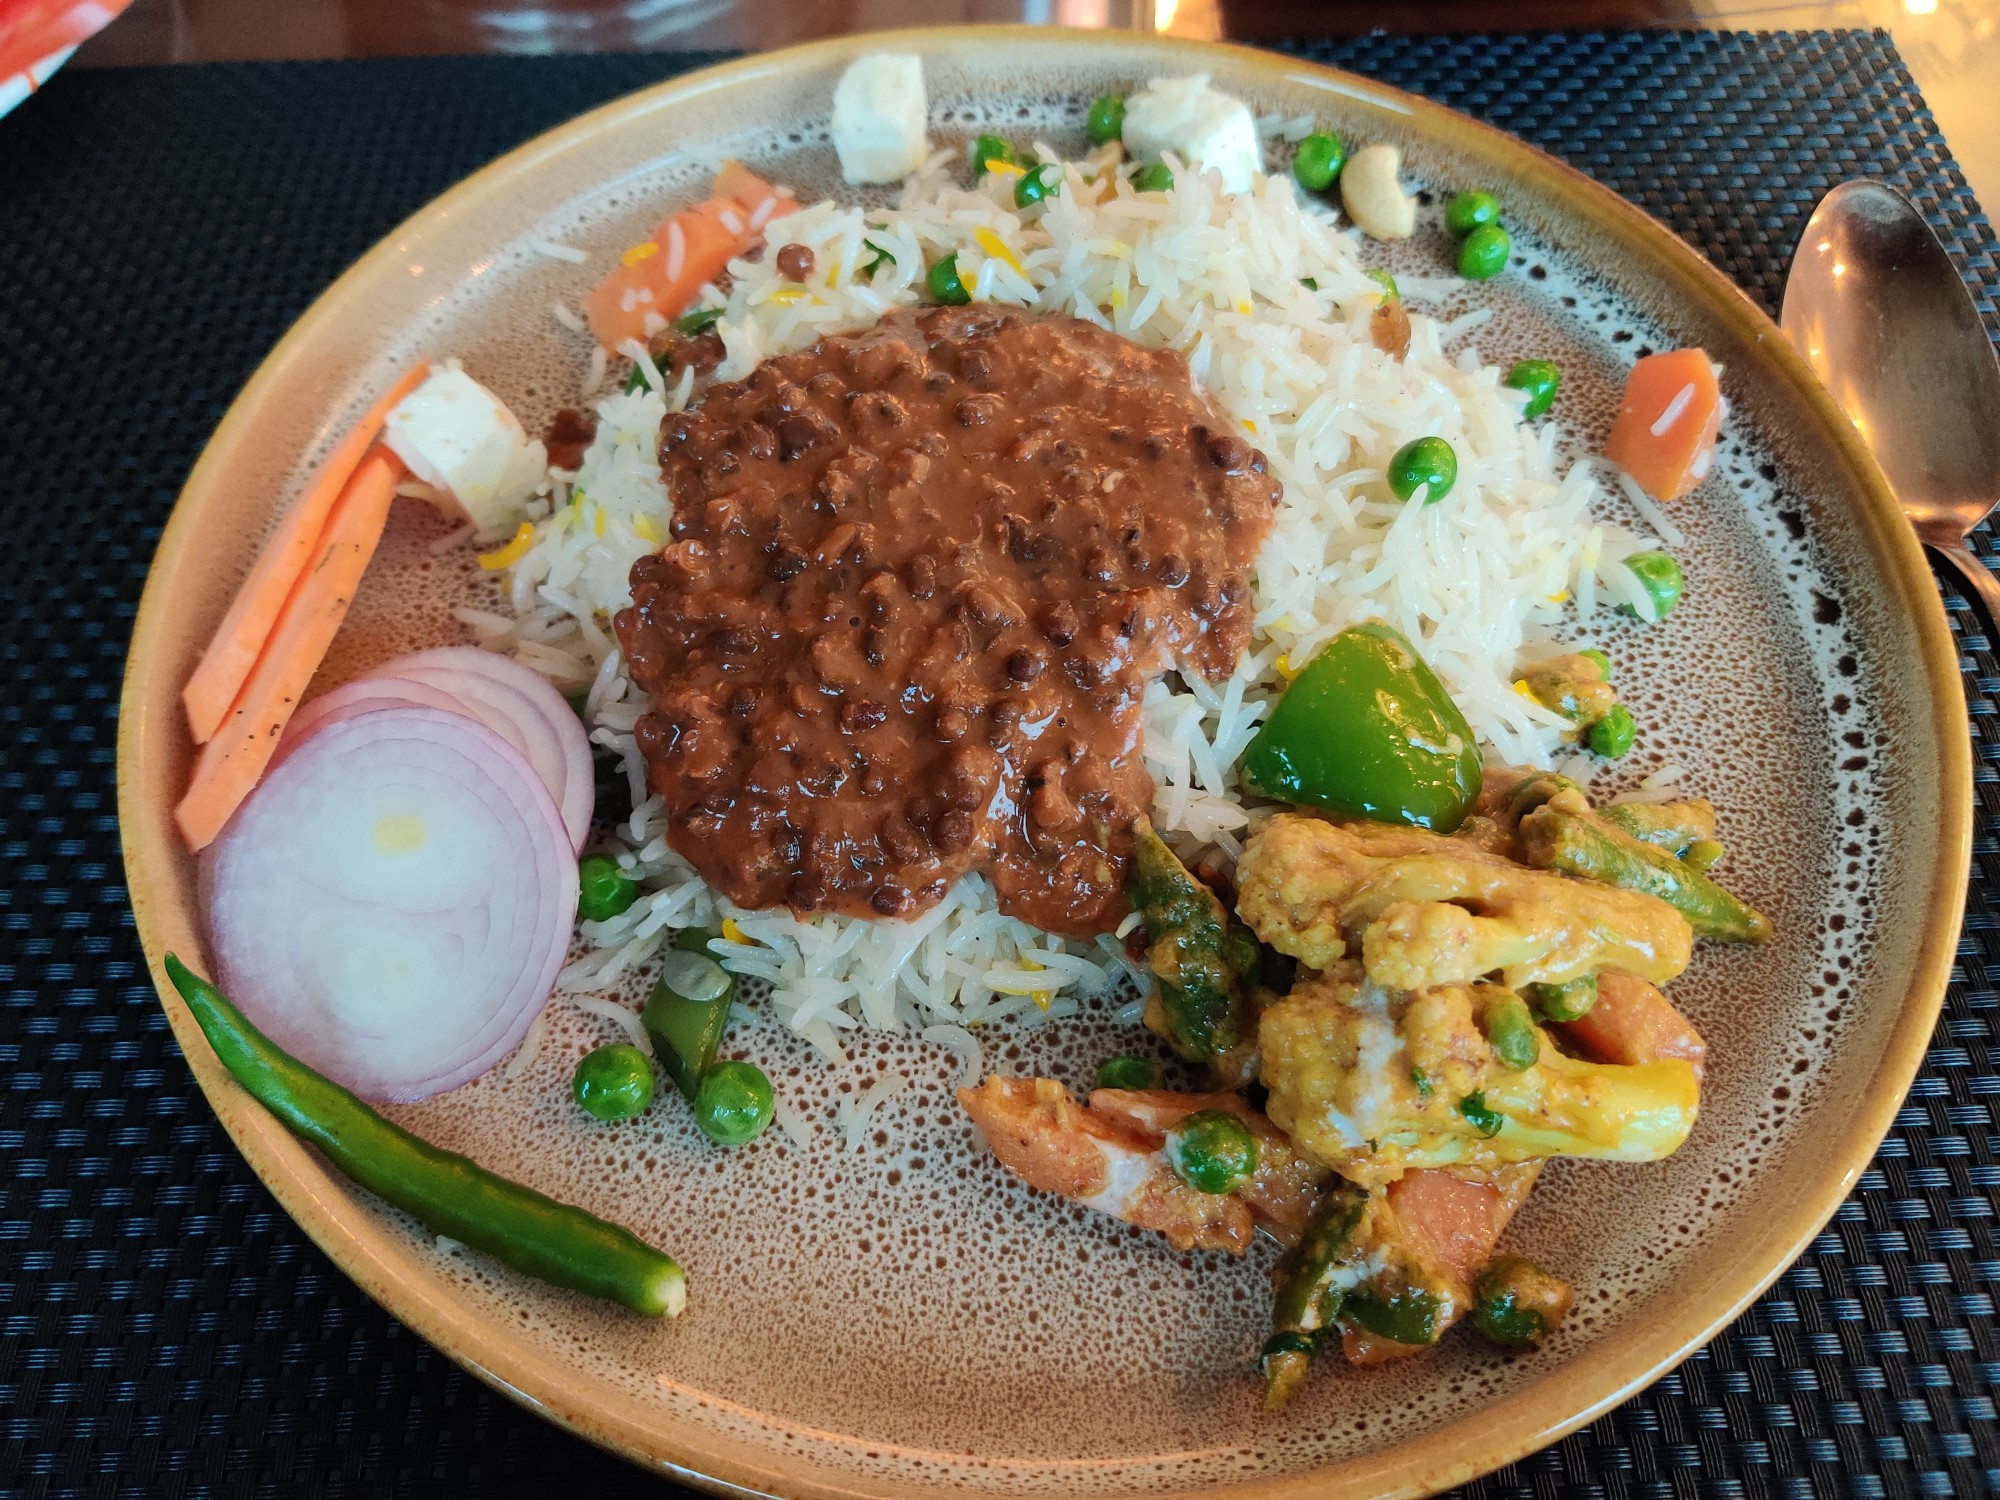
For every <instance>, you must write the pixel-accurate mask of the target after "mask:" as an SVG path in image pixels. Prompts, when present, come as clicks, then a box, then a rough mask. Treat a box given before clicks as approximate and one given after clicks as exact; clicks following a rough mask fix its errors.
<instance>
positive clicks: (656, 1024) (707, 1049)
mask: <svg viewBox="0 0 2000 1500" xmlns="http://www.w3.org/2000/svg"><path fill="white" fill-rule="evenodd" d="M716 936H717V934H715V933H712V932H703V931H701V930H700V929H699V928H694V927H690V928H689V929H688V930H687V931H685V932H683V933H682V934H681V935H680V936H679V937H678V938H676V939H674V947H673V951H672V952H670V953H669V954H668V955H667V959H666V962H665V963H664V964H663V965H662V966H661V969H660V977H659V980H658V981H657V982H656V983H655V984H654V985H653V993H652V996H651V998H650V999H648V1000H647V1001H646V1008H645V1009H644V1010H642V1011H641V1012H639V1021H640V1024H641V1025H643V1026H644V1027H645V1028H646V1035H648V1036H649V1037H651V1038H652V1039H653V1049H654V1052H655V1053H656V1054H657V1058H658V1061H659V1064H660V1066H661V1068H663V1069H664V1070H665V1071H666V1075H667V1077H669V1078H671V1079H672V1080H673V1081H674V1087H675V1088H677V1089H679V1090H680V1091H681V1094H682V1096H683V1097H684V1098H686V1099H687V1100H688V1102H689V1103H693V1102H694V1096H695V1092H696V1090H697V1089H699V1088H700V1086H701V1075H702V1074H703V1073H704V1072H706V1071H707V1070H708V1065H709V1064H710V1063H712V1062H714V1061H715V1051H716V1048H718V1047H720V1046H721V1045H722V1033H723V1030H724V1028H726V1027H727V1026H728V1025H729V1006H730V1003H731V1002H732V1001H734V1000H735V999H736V976H735V975H733V974H731V973H730V972H729V971H728V970H727V969H725V968H723V967H722V965H721V964H719V963H717V962H716V961H715V957H714V955H713V954H711V953H710V952H709V948H708V945H709V943H710V941H711V940H713V939H714V938H715V937H716Z"/></svg>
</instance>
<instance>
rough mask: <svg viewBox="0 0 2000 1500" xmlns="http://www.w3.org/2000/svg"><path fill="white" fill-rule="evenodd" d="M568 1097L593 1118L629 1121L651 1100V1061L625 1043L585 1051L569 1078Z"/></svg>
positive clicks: (639, 1113)
mask: <svg viewBox="0 0 2000 1500" xmlns="http://www.w3.org/2000/svg"><path fill="white" fill-rule="evenodd" d="M569 1091H570V1095H571V1097H573V1098H574V1099H575V1100H576V1102H577V1103H578V1104H579V1105H580V1106H581V1107H582V1109H583V1112H584V1113H585V1114H587V1115H589V1116H590V1117H591V1118H592V1119H593V1120H629V1119H631V1118H633V1117H634V1116H635V1115H642V1114H644V1113H645V1112H646V1106H647V1105H649V1104H651V1103H652V1102H653V1064H652V1061H651V1059H649V1058H648V1057H647V1056H646V1054H645V1053H643V1052H641V1051H640V1050H639V1049H638V1048H637V1047H634V1046H631V1045H629V1044H627V1043H625V1042H617V1043H614V1044H613V1045H611V1046H609V1047H599V1048H598V1049H597V1050H596V1051H594V1052H586V1053H584V1055H583V1056H582V1058H581V1059H579V1060H578V1062H577V1065H576V1073H575V1075H574V1076H573V1077H572V1078H571V1079H570V1081H569Z"/></svg>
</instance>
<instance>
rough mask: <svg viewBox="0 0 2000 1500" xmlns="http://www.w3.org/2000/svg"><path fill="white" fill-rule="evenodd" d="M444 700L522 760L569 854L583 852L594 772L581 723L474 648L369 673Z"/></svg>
mask: <svg viewBox="0 0 2000 1500" xmlns="http://www.w3.org/2000/svg"><path fill="white" fill-rule="evenodd" d="M372 675H373V676H375V677H376V678H387V677H396V678H402V679H404V680H407V681H410V682H417V683H422V684H424V685H425V686H427V687H433V688H437V689H440V690H442V691H444V692H447V693H450V694H451V695H452V696H453V697H454V698H456V699H458V700H459V702H460V703H462V704H463V705H464V712H466V713H469V714H471V715H472V716H473V717H474V718H476V719H478V720H479V721H480V722H481V723H482V724H484V725H486V727H487V728H489V729H491V730H493V731H494V732H495V733H497V734H498V735H499V736H500V737H501V738H502V739H504V740H506V741H507V743H508V744H510V745H512V746H513V747H514V748H515V749H517V750H519V751H520V752H521V754H522V755H523V756H524V757H526V759H527V761H528V764H529V765H531V766H533V767H534V768H535V773H536V774H537V775H538V776H540V777H541V778H542V781H543V783H544V784H545V785H546V786H547V787H548V789H549V795H550V796H551V797H553V798H555V802H556V807H557V809H558V810H559V811H560V812H561V813H562V820H563V826H564V827H565V828H567V829H568V830H569V837H570V851H571V852H572V853H575V852H576V851H577V850H580V849H581V848H583V841H584V840H585V839H586V838H587V837H589V835H590V817H591V813H592V811H593V810H594V809H595V807H596V802H597V772H596V769H595V768H594V767H593V766H592V765H591V760H590V740H589V737H588V736H587V735H585V734H584V731H583V722H582V720H580V719H578V718H577V716H576V713H575V711H574V710H572V709H571V708H570V706H569V704H568V703H566V702H565V701H564V700H563V695H562V694H561V693H559V692H557V691H556V690H555V688H554V687H553V686H552V685H551V684H550V682H549V680H548V679H547V678H546V677H544V676H542V674H541V673H539V672H537V671H535V670H534V669H533V668H532V667H524V666H522V665H521V663H519V662H517V661H515V660H514V658H513V657H511V656H502V655H501V654H500V653H499V652H497V651H487V650H484V649H483V648H481V647H478V646H439V647H436V648H435V649H433V650H430V651H413V652H411V653H410V654H409V655H407V656H399V657H396V658H395V659H394V660H393V661H386V662H384V663H383V664H382V665H381V666H380V667H378V668H376V669H375V672H374V673H373V674H372Z"/></svg>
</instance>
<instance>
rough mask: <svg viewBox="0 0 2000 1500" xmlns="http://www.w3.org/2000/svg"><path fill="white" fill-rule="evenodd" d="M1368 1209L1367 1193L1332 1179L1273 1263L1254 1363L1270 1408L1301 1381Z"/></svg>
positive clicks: (1332, 1312)
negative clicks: (1263, 1332) (1265, 1332)
mask: <svg viewBox="0 0 2000 1500" xmlns="http://www.w3.org/2000/svg"><path fill="white" fill-rule="evenodd" d="M1367 1209H1368V1194H1367V1193H1365V1192H1364V1191H1362V1190H1361V1189H1360V1188H1358V1187H1356V1186H1354V1184H1353V1183H1351V1182H1347V1181H1345V1180H1344V1179H1341V1178H1335V1179H1334V1182H1333V1185H1332V1186H1331V1187H1330V1188H1328V1189H1327V1193H1326V1196H1325V1197H1324V1198H1322V1199H1321V1200H1320V1201H1319V1204H1318V1206H1317V1207H1315V1208H1314V1209H1313V1211H1312V1216H1311V1217H1310V1218H1308V1219H1307V1220H1306V1227H1305V1232H1304V1233H1303V1234H1302V1235H1300V1236H1299V1242H1298V1243H1297V1244H1296V1245H1294V1246H1292V1248H1291V1249H1289V1250H1287V1251H1286V1252H1285V1254H1284V1257H1283V1258H1282V1259H1281V1260H1279V1262H1278V1269H1277V1275H1276V1281H1277V1290H1276V1295H1275V1296H1274V1297H1273V1298H1272V1302H1271V1327H1272V1330H1273V1332H1272V1334H1271V1337H1270V1338H1269V1339H1268V1340H1266V1341H1265V1344H1264V1350H1263V1355H1262V1357H1261V1358H1260V1359H1259V1361H1258V1363H1259V1365H1260V1366H1261V1368H1262V1372H1263V1376H1264V1405H1265V1407H1266V1408H1267V1409H1269V1410H1272V1411H1275V1410H1277V1409H1278V1408H1279V1407H1281V1406H1283V1405H1284V1404H1285V1402H1286V1401H1288V1400H1290V1399H1291V1396H1292V1393H1293V1392H1294V1391H1296V1390H1297V1389H1298V1388H1299V1385H1300V1384H1301V1383H1302V1382H1303V1381H1304V1380H1305V1378H1306V1372H1307V1370H1308V1369H1309V1368H1310V1366H1311V1363H1312V1359H1313V1356H1314V1355H1315V1354H1316V1353H1317V1352H1318V1350H1319V1346H1320V1342H1321V1339H1322V1338H1323V1337H1324V1335H1325V1332H1326V1330H1328V1329H1330V1328H1331V1327H1332V1326H1333V1323H1334V1320H1335V1319H1336V1318H1337V1317H1339V1315H1340V1304H1341V1298H1342V1293H1341V1287H1340V1282H1341V1280H1342V1273H1343V1272H1345V1271H1347V1270H1348V1269H1349V1267H1350V1266H1351V1265H1352V1263H1353V1260H1354V1258H1355V1256H1356V1255H1357V1254H1358V1253H1359V1246H1358V1245H1357V1233H1358V1231H1359V1230H1360V1228H1361V1225H1362V1220H1363V1218H1364V1216H1365V1214H1366V1212H1367Z"/></svg>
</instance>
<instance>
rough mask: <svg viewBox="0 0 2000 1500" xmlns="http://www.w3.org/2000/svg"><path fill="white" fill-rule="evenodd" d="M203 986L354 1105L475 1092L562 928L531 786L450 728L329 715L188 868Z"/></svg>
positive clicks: (511, 757) (567, 883)
mask: <svg viewBox="0 0 2000 1500" xmlns="http://www.w3.org/2000/svg"><path fill="white" fill-rule="evenodd" d="M202 884H203V887H204V893H205V895H206V900H205V902H204V906H205V908H206V910H207V913H208V930H209V943H210V948H211V952H212V954H213V958H214V963H215V971H216V979H217V982H218V983H219V984H220V986H221V987H222V988H223V990H224V991H225V992H226V993H227V994H229V996H230V997H231V998H232V999H233V1000H235V1002H236V1003H237V1005H238V1006H240V1007H241V1008H242V1010H243V1013H244V1014H245V1015H247V1016H248V1017H249V1018H250V1019H251V1020H252V1021H253V1022H255V1023H256V1024H257V1025H258V1026H259V1027H261V1028H262V1029H263V1030H264V1031H265V1032H266V1033H267V1034H268V1035H269V1036H270V1037H271V1039H272V1040H273V1041H275V1042H276V1043H277V1044H278V1045H279V1046H281V1047H283V1048H284V1049H285V1050H286V1051H288V1052H290V1053H292V1054H293V1055H294V1056H296V1057H298V1058H299V1059H300V1060H301V1061H303V1062H305V1063H306V1064H307V1065H308V1066H310V1067H313V1068H316V1069H318V1070H319V1071H320V1072H321V1073H324V1074H325V1075H326V1076H327V1077H329V1078H332V1079H333V1080H335V1081H336V1082H338V1083H341V1084H344V1085H345V1086H346V1087H348V1088H350V1089H352V1090H353V1091H354V1092H355V1093H357V1094H359V1095H361V1097H362V1098H364V1099H372V1100H379V1101H387V1102H391V1103H408V1102H412V1101H415V1100H418V1099H427V1098H429V1097H431V1096H432V1095H433V1094H440V1093H443V1092H445V1091H446V1090H447V1089H454V1088H457V1087H458V1086H459V1085H461V1084H464V1083H468V1082H470V1081H471V1080H472V1079H474V1078H477V1077H479V1076H480V1075H481V1074H482V1073H484V1072H486V1071H487V1070H488V1069H489V1068H491V1067H493V1066H494V1065H495V1064H496V1063H498V1062H499V1061H500V1060H501V1059H502V1058H504V1057H505V1056H506V1055H507V1054H508V1053H509V1052H511V1051H512V1050H513V1049H514V1047H515V1046H516V1045H517V1044H518V1043H519V1042H520V1040H521V1038H522V1036H523V1035H524V1034H526V1032H527V1030H528V1027H529V1025H530V1024H532V1022H533V1021H534V1019H535V1017H536V1016H537V1015H539V1014H540V1013H541V1010H542V1006H543V1003H544V1002H545V1001H546V1000H547V999H548V995H549V991H550V989H551V988H552V987H553V985H554V984H555V978H556V974H557V972H558V970H560V969H561V967H562V962H563V958H564V956H565V955H566V953H567V951H568V947H569V939H570V930H571V923H572V922H573V920H574V919H575V916H576V899H577V874H576V859H575V851H574V850H573V849H572V847H571V845H570V840H569V832H568V830H567V829H566V828H565V827H564V826H563V821H562V817H561V815H560V814H559V813H558V811H557V809H556V805H555V802H554V800H553V799H552V798H551V797H550V796H549V793H548V789H547V788H546V787H545V786H544V785H543V783H542V780H541V778H540V777H539V776H537V775H536V774H535V772H534V769H533V768H532V767H531V766H529V765H528V763H527V762H526V760H525V759H524V758H523V757H522V756H521V755H520V754H519V753H518V752H516V751H515V750H514V749H513V747H512V746H510V745H509V744H508V743H507V742H506V741H505V740H504V739H502V738H501V737H500V736H499V735H498V734H496V733H494V732H493V731H492V730H491V729H488V728H487V727H486V726H485V725H483V724H482V723H480V722H479V721H478V720H476V719H473V718H469V717H467V716H466V715H464V714H461V713H452V712H446V711H443V710H440V709H436V708H426V707H414V706H409V705H389V706H385V707H378V708H373V709H369V710H366V711H360V712H356V713H354V714H352V716H350V717H345V718H342V717H338V716H337V715H334V714H329V715H328V716H327V717H326V718H324V719H323V720H322V721H321V723H320V726H319V727H318V728H317V729H316V730H315V731H314V732H313V733H312V734H311V735H309V736H307V737H305V738H304V739H302V740H301V741H300V742H299V743H298V744H297V746H296V747H295V748H294V749H293V750H292V751H291V753H290V754H289V755H288V756H287V757H286V758H285V760H284V762H283V763H282V764H280V765H278V766H276V767H275V768H274V769H272V770H271V771H270V772H269V773H268V774H267V775H266V776H265V778H264V780H263V782H262V783H261V784H260V785H259V786H258V788H257V790H256V792H255V793H254V794H253V795H252V796H251V797H250V799H249V800H248V801H247V802H245V803H244V804H243V806H242V808H241V809H239V810H238V812H237V813H236V815H235V817H233V818H232V819H231V820H230V822H229V825H228V826H227V827H226V828H225V829H224V830H223V832H222V834H221V836H220V837H219V838H217V839H216V841H215V842H214V843H213V844H211V845H210V846H209V848H208V849H207V850H206V851H205V852H204V854H203V857H202Z"/></svg>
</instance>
